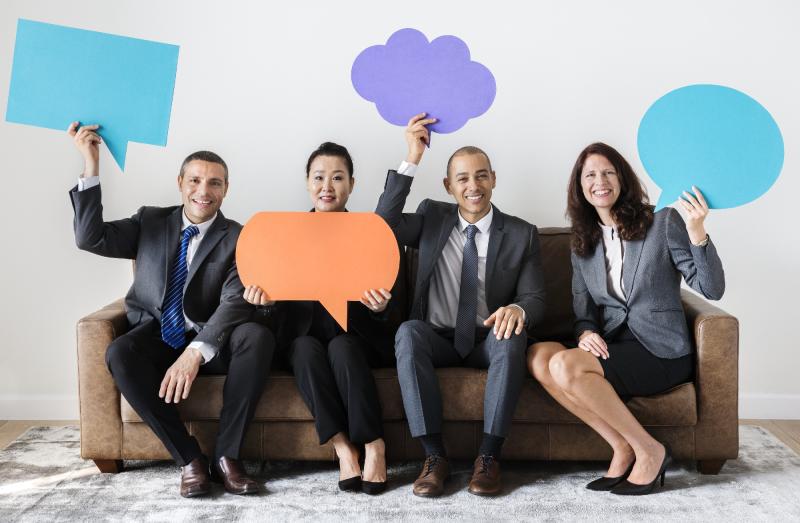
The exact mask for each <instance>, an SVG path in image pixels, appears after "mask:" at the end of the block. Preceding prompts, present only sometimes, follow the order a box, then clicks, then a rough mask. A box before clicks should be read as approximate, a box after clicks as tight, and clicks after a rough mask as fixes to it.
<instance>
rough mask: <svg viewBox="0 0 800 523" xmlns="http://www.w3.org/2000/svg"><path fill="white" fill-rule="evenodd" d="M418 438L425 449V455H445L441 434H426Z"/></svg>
mask: <svg viewBox="0 0 800 523" xmlns="http://www.w3.org/2000/svg"><path fill="white" fill-rule="evenodd" d="M419 440H420V442H422V447H423V448H424V449H425V456H426V457H427V456H433V455H436V456H441V457H443V458H446V457H447V453H446V452H445V450H444V442H443V441H442V435H441V434H426V435H424V436H420V437H419Z"/></svg>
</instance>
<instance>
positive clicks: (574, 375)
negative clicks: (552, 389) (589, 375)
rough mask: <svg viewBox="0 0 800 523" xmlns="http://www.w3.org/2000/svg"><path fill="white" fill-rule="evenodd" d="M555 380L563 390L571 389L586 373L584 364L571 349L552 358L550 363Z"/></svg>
mask: <svg viewBox="0 0 800 523" xmlns="http://www.w3.org/2000/svg"><path fill="white" fill-rule="evenodd" d="M548 369H549V371H550V375H551V376H552V378H553V381H554V382H555V383H556V385H558V386H559V387H561V389H562V390H565V391H570V390H573V389H574V388H575V385H576V383H577V382H578V381H579V380H580V379H581V377H582V376H583V374H584V373H585V369H584V366H583V364H581V362H580V360H579V359H578V358H577V357H576V354H575V353H573V352H571V351H567V350H565V351H561V352H558V353H556V354H554V355H553V356H552V357H551V358H550V363H549V365H548Z"/></svg>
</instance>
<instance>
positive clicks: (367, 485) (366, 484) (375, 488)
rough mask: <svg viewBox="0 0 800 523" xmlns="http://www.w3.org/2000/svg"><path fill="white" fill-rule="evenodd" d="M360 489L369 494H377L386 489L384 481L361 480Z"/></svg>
mask: <svg viewBox="0 0 800 523" xmlns="http://www.w3.org/2000/svg"><path fill="white" fill-rule="evenodd" d="M361 491H362V492H363V493H364V494H369V495H370V496H377V495H378V494H382V493H383V492H385V491H386V482H385V481H363V480H362V481H361Z"/></svg>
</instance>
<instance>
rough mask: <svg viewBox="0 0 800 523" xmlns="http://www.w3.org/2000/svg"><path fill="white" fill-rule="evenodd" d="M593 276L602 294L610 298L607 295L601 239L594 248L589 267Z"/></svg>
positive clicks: (606, 274)
mask: <svg viewBox="0 0 800 523" xmlns="http://www.w3.org/2000/svg"><path fill="white" fill-rule="evenodd" d="M590 267H591V269H592V273H593V276H594V282H595V284H596V285H597V287H598V288H599V289H600V290H601V291H602V292H603V294H605V295H607V296H609V297H611V295H610V294H609V293H608V271H607V270H606V249H605V246H604V245H603V239H602V238H600V241H598V242H597V245H595V247H594V254H592V262H591V265H590Z"/></svg>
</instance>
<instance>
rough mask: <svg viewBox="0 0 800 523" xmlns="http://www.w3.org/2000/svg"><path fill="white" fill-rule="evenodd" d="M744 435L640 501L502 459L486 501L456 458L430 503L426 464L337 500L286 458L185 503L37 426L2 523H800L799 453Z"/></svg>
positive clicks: (160, 478)
mask: <svg viewBox="0 0 800 523" xmlns="http://www.w3.org/2000/svg"><path fill="white" fill-rule="evenodd" d="M740 434H741V452H740V456H739V459H738V460H735V461H728V463H727V464H726V465H725V467H724V468H723V469H722V473H721V474H719V475H718V476H702V475H700V474H699V473H697V472H695V471H694V470H693V468H692V465H693V464H691V463H685V464H681V465H680V466H675V467H673V468H671V469H670V470H669V471H668V472H667V482H666V486H665V488H664V489H661V490H658V491H657V493H656V494H653V495H649V496H641V497H619V496H614V495H612V494H608V493H602V492H591V491H588V490H586V489H585V488H584V485H585V484H586V483H587V482H588V481H590V480H591V479H593V478H595V477H596V476H597V475H598V474H601V473H602V472H603V465H602V464H600V463H567V462H562V463H543V462H529V463H504V464H503V469H502V470H503V479H504V485H505V491H504V495H502V496H500V497H497V498H479V497H476V496H472V495H470V494H468V493H467V492H466V490H465V488H466V484H467V481H468V479H469V475H470V473H471V464H470V463H466V462H457V463H456V464H455V471H454V474H453V476H452V478H451V480H450V482H449V483H448V488H447V493H446V495H445V496H444V497H442V498H439V499H421V498H417V497H415V496H413V495H412V494H411V483H412V482H413V480H414V478H415V477H416V475H417V472H418V467H419V463H416V462H414V463H402V464H397V465H394V466H392V467H391V469H390V481H391V483H390V490H389V491H388V492H386V493H385V494H383V495H381V496H378V497H369V496H367V495H365V494H352V493H342V492H339V491H338V490H337V488H336V481H337V479H338V473H337V469H336V467H335V465H334V464H332V463H304V462H280V463H266V464H260V463H248V468H250V470H251V472H253V473H255V474H256V475H257V476H258V477H259V478H260V479H261V480H262V481H263V483H264V486H265V492H264V494H263V495H261V496H257V497H240V496H233V495H230V494H227V493H225V492H224V491H223V490H222V488H221V486H219V485H215V491H214V495H213V496H212V497H210V498H206V499H183V498H181V497H180V496H179V495H178V482H179V471H178V468H177V467H176V466H175V465H173V464H171V463H165V462H126V464H125V465H126V471H125V472H123V473H121V474H100V473H98V472H97V469H96V468H95V467H94V465H93V463H92V462H91V461H84V460H82V459H80V457H79V455H78V448H79V443H78V440H79V433H78V429H77V428H76V427H36V428H32V429H30V430H29V431H27V432H26V433H25V434H23V435H22V436H20V438H19V439H17V440H16V441H15V442H13V443H12V444H11V445H10V446H9V447H8V448H7V449H6V450H4V451H2V452H0V521H4V522H5V521H48V522H50V521H165V522H166V521H169V522H175V521H197V520H221V521H266V520H271V521H292V520H310V519H314V520H318V521H328V520H349V521H367V520H370V521H374V520H406V521H415V522H416V521H420V520H441V519H466V520H495V521H519V520H544V521H642V520H645V521H681V522H686V521H705V522H707V521H769V522H774V521H794V522H798V521H800V457H798V455H797V454H795V453H794V452H793V451H792V450H791V449H789V448H788V447H786V446H785V445H784V444H783V443H781V442H780V441H778V440H777V439H776V438H775V437H774V436H773V435H772V434H770V433H769V432H768V431H766V430H764V429H761V428H759V427H752V426H742V427H740Z"/></svg>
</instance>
